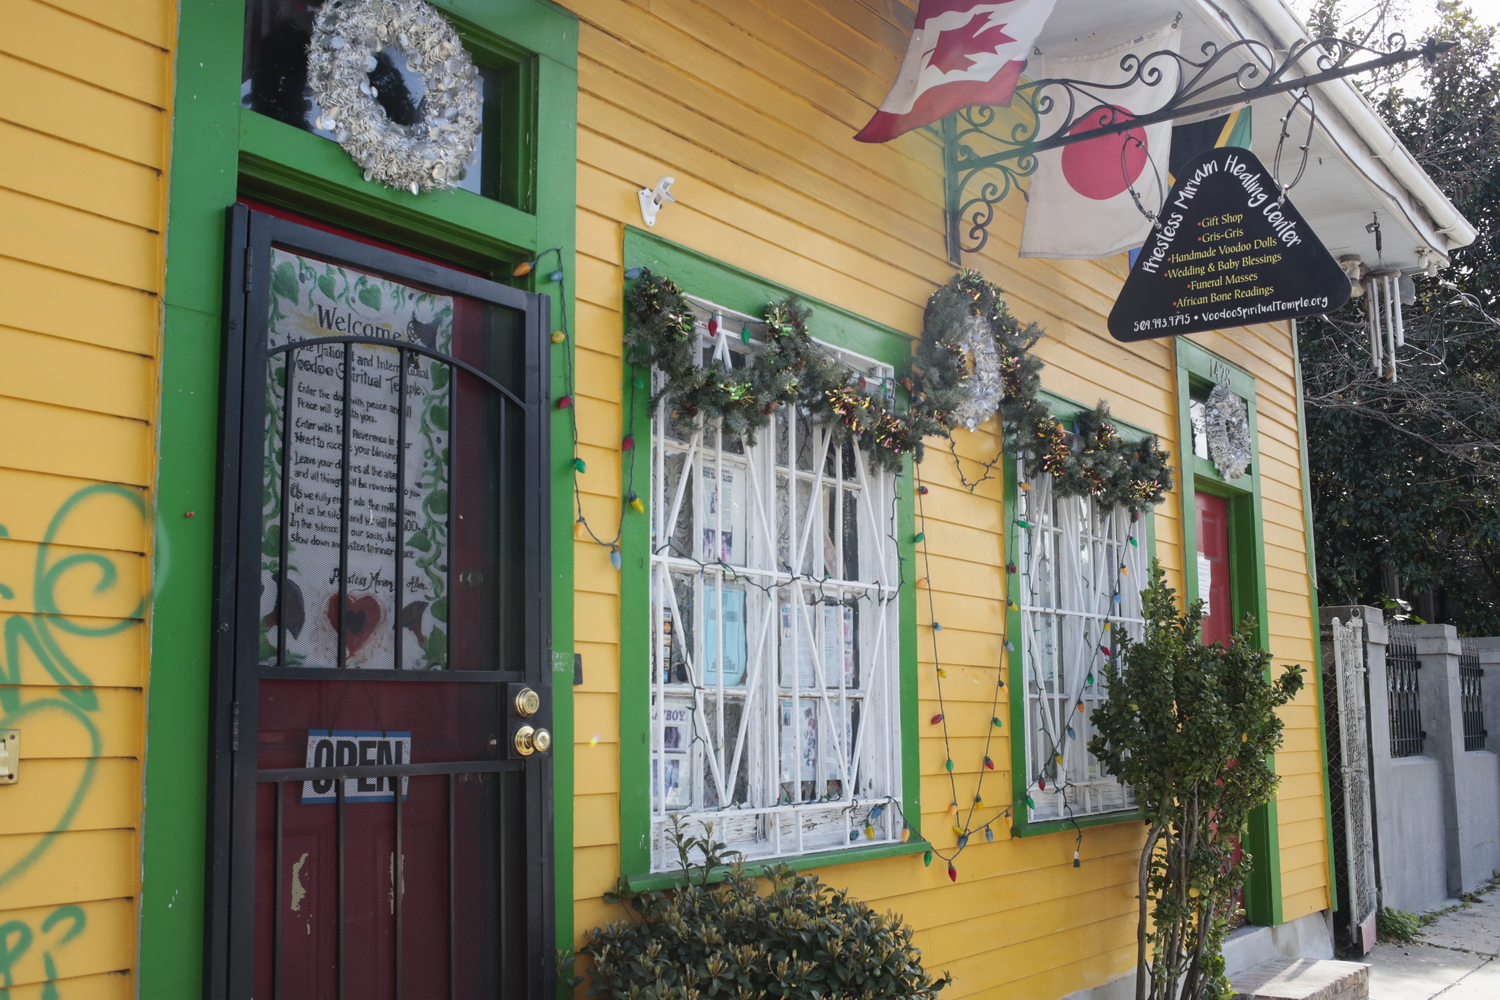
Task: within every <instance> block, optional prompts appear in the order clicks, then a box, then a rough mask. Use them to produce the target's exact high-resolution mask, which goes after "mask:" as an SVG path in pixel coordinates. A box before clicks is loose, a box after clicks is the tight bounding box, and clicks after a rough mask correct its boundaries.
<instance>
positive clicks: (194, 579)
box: [138, 0, 578, 997]
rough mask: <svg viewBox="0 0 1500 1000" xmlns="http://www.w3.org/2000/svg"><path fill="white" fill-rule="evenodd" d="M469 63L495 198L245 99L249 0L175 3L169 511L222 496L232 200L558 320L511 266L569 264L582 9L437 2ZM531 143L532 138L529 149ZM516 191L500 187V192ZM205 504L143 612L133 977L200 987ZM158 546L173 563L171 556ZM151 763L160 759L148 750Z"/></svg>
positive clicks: (569, 767) (569, 309)
mask: <svg viewBox="0 0 1500 1000" xmlns="http://www.w3.org/2000/svg"><path fill="white" fill-rule="evenodd" d="M434 4H435V6H437V7H438V8H439V9H440V10H442V11H443V13H444V14H445V15H447V16H448V17H449V18H450V20H451V21H452V22H453V23H454V25H455V27H456V28H457V29H458V31H459V33H460V35H461V36H462V37H463V39H464V44H465V46H466V47H467V48H469V49H470V51H471V52H472V53H473V54H474V55H475V56H476V58H477V61H479V62H481V63H483V64H485V65H487V66H490V67H493V68H495V69H497V70H499V71H500V73H501V76H502V78H503V79H504V80H505V81H506V82H507V83H511V84H514V86H510V87H506V88H503V90H505V91H506V92H507V93H508V95H509V96H508V97H507V98H506V104H505V106H502V107H501V109H500V114H501V119H502V122H503V123H504V124H503V125H502V132H506V133H509V132H511V131H512V130H514V133H515V134H516V135H517V136H518V137H520V138H521V140H522V145H523V146H524V150H521V149H520V147H515V148H513V149H512V150H511V152H512V153H514V154H516V155H515V156H513V157H512V159H511V162H507V163H506V164H505V165H504V168H503V170H504V173H505V174H507V175H508V176H510V177H512V178H514V180H515V185H514V186H513V187H511V188H506V187H502V188H501V191H500V194H501V197H502V198H503V199H505V200H504V201H497V200H494V199H490V198H485V197H481V196H480V195H478V194H474V193H471V192H468V191H452V192H430V193H426V194H422V195H420V196H413V195H410V194H408V193H404V192H398V191H392V190H390V189H388V188H385V187H383V186H380V185H378V184H372V183H367V182H366V181H365V180H364V179H363V176H362V171H361V170H360V169H359V167H358V166H357V165H356V164H355V163H354V162H353V160H351V159H350V157H349V155H348V154H347V153H345V152H344V150H343V149H342V148H341V147H339V146H338V145H337V144H336V143H334V142H331V141H329V140H327V139H324V138H320V137H318V136H316V135H313V134H311V133H308V132H304V131H302V130H301V129H298V128H296V127H294V126H291V125H286V124H283V123H282V122H279V121H276V120H274V119H271V118H268V117H265V116H262V115H260V114H257V113H256V112H253V111H250V110H247V109H244V108H242V107H241V106H240V84H241V68H242V65H243V58H242V54H243V44H244V29H245V7H244V3H243V0H228V2H227V3H210V2H208V0H185V2H184V3H182V5H181V9H180V11H179V13H178V21H177V46H178V48H177V59H176V80H175V96H174V99H173V133H172V156H171V174H170V179H171V184H170V190H169V194H168V228H167V260H168V262H169V266H168V267H167V275H166V287H165V293H164V295H163V309H162V318H163V340H162V368H161V393H162V410H161V416H160V425H159V436H158V449H159V451H158V454H159V464H158V472H157V491H158V492H157V496H158V497H159V498H161V499H162V502H163V503H164V504H165V505H170V507H171V509H173V510H174V511H175V510H179V509H180V510H188V511H192V510H197V511H208V510H213V509H215V495H216V489H217V474H218V471H219V470H218V461H217V457H216V456H217V454H218V427H219V421H220V413H219V396H218V388H219V385H220V378H221V357H220V343H221V328H222V322H223V320H222V317H223V301H222V300H223V295H224V286H225V266H226V258H225V237H226V234H225V225H226V217H227V212H226V209H227V208H228V207H229V206H230V205H232V204H233V203H234V202H235V200H236V199H237V198H240V197H246V198H250V199H254V200H256V201H259V202H262V203H265V204H268V205H271V206H273V207H278V208H283V209H286V210H289V211H293V212H297V213H299V214H302V215H305V216H307V217H309V218H312V219H315V220H317V221H320V222H324V223H327V224H329V225H332V226H336V227H338V228H340V229H342V230H346V231H349V232H352V233H356V234H361V235H365V236H368V237H371V238H374V239H378V240H383V241H388V242H391V243H395V244H398V245H400V246H402V247H404V248H406V249H409V250H411V251H414V252H417V253H421V254H426V255H429V256H432V257H436V258H439V259H441V260H443V261H444V262H446V263H451V264H454V265H457V266H459V267H466V268H468V269H470V270H474V271H478V272H480V273H481V274H483V275H485V276H486V277H491V278H493V279H495V280H499V281H505V282H508V283H510V284H513V285H514V286H516V287H518V288H522V289H525V290H527V291H535V292H541V293H543V294H547V295H549V296H550V297H551V299H552V310H551V312H552V316H553V318H554V322H556V323H557V324H558V326H559V327H560V326H561V325H562V321H563V320H564V319H565V318H566V317H571V316H572V315H574V303H573V297H572V291H571V288H570V287H569V286H568V285H567V284H559V283H553V282H551V281H550V280H548V275H549V274H550V271H551V270H552V268H551V267H549V266H547V262H543V264H542V266H539V267H537V268H536V270H535V271H533V272H532V273H531V274H529V275H527V276H525V277H523V278H519V279H512V278H511V277H510V275H511V272H512V269H513V266H514V265H515V264H516V263H518V262H520V261H523V260H535V259H536V258H537V257H538V256H539V255H541V254H543V253H544V252H547V251H549V250H552V249H554V248H555V250H556V254H557V256H556V257H555V258H549V260H556V261H557V264H556V265H555V266H557V267H560V268H561V269H562V270H563V271H564V272H565V274H566V275H567V276H568V277H569V279H571V276H572V273H573V260H574V227H575V223H576V216H577V196H576V181H575V178H576V173H577V135H576V133H577V120H578V116H577V106H578V19H577V17H576V15H574V14H572V13H570V12H568V11H566V10H564V9H562V8H561V7H558V6H557V5H555V4H552V3H549V2H546V0H434ZM525 150H529V151H532V152H525ZM506 201H509V202H510V204H507V203H506ZM552 350H553V354H552V358H551V365H552V382H551V392H552V395H553V396H554V397H556V396H559V395H562V394H563V393H564V392H565V391H567V389H566V388H565V386H566V372H567V371H569V370H570V369H571V364H570V363H569V359H570V356H571V353H572V351H573V344H572V342H571V339H570V340H568V341H567V342H564V343H562V344H556V345H554V346H553V348H552ZM569 416H570V413H569V412H568V411H556V412H554V414H553V418H552V419H553V425H552V432H551V439H552V454H551V459H552V462H551V467H552V470H553V479H552V484H551V485H552V510H551V524H550V530H551V533H552V545H551V549H552V555H551V560H552V577H553V588H552V607H553V629H552V638H551V642H552V667H553V677H554V681H555V683H554V685H553V730H554V736H555V741H554V744H553V747H554V749H553V755H554V770H555V780H554V784H553V788H554V795H555V801H556V802H558V803H562V804H563V805H562V807H560V808H557V809H556V810H555V813H554V826H553V829H554V834H555V841H554V842H555V845H556V847H555V850H556V851H557V854H558V857H559V858H567V857H569V856H570V855H571V851H572V843H573V814H572V810H571V809H570V808H568V807H567V805H566V803H569V802H571V801H572V797H573V780H574V776H573V728H574V727H573V698H572V686H571V684H570V683H569V679H570V678H571V677H572V675H573V656H572V650H573V554H572V480H571V473H572V460H573V436H572V433H571V430H570V428H569V424H568V418H569ZM213 539H214V529H213V525H212V518H202V517H200V518H196V519H193V520H186V519H184V518H182V517H175V518H170V517H165V516H163V517H161V518H159V519H158V522H157V529H156V551H157V553H158V566H157V579H156V582H155V586H156V593H155V601H154V604H153V610H152V636H151V687H150V691H149V705H148V712H149V719H150V723H151V724H150V727H149V730H148V733H147V766H146V773H145V795H146V800H147V801H148V802H149V803H150V806H149V808H148V809H147V811H146V814H145V818H144V826H143V830H142V848H141V850H142V892H141V925H140V927H141V937H140V957H139V966H138V968H139V984H140V985H139V990H140V993H141V995H143V996H152V997H196V996H200V995H202V993H203V990H204V980H203V969H204V962H205V950H204V940H205V938H204V928H205V926H206V923H207V921H208V920H209V911H208V905H207V904H208V892H207V885H206V881H205V877H204V875H205V873H207V872H208V871H209V870H210V869H213V868H215V867H218V866H216V865H215V863H214V861H213V859H211V858H210V857H209V856H208V854H207V851H206V847H207V844H208V835H207V829H206V824H207V823H208V821H209V819H210V817H209V816H208V815H207V813H208V810H207V802H208V789H209V788H210V786H211V784H212V783H213V782H214V781H215V780H216V779H215V774H216V773H217V770H218V769H219V768H221V767H222V764H221V763H220V762H216V761H213V760H208V759H205V754H204V752H203V750H204V748H205V747H206V746H208V745H209V730H210V724H211V718H210V713H209V712H205V711H204V708H205V706H209V705H212V706H213V707H212V711H213V712H215V713H219V714H220V715H221V716H222V717H224V718H227V713H228V711H229V709H228V706H227V704H224V703H222V702H223V699H220V700H217V701H216V700H214V693H213V692H212V691H211V685H210V677H211V671H210V669H209V648H210V643H209V636H210V635H211V634H212V632H213V630H214V627H215V622H214V620H213V617H212V597H213V594H214V579H215V569H214V542H213ZM168 553H170V572H168V566H167V562H166V560H167V556H168ZM153 761H156V762H163V763H159V764H153V763H151V762H153ZM555 885H556V893H555V912H556V925H557V940H559V941H571V940H572V939H573V868H572V865H570V864H565V863H563V864H558V865H557V870H556V883H555Z"/></svg>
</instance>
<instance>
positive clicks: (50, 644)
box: [0, 483, 146, 1000]
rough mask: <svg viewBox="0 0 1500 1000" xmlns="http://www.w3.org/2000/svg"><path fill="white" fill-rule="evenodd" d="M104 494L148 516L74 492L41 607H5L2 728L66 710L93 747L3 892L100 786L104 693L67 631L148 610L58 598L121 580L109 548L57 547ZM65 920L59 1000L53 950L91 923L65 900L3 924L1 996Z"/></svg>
mask: <svg viewBox="0 0 1500 1000" xmlns="http://www.w3.org/2000/svg"><path fill="white" fill-rule="evenodd" d="M103 497H117V498H122V499H123V500H125V501H126V502H127V503H129V504H130V505H131V507H132V508H133V509H134V510H135V511H136V512H137V513H138V514H139V515H140V516H141V517H142V518H144V517H145V516H146V504H145V500H144V498H143V497H142V495H141V494H140V493H139V492H138V491H135V490H131V489H128V488H126V487H123V486H116V485H113V484H105V483H101V484H96V485H93V486H86V487H84V488H83V489H80V490H78V491H77V492H76V493H74V494H73V495H72V496H70V497H68V499H67V500H65V501H64V502H63V503H62V504H61V506H59V507H58V509H57V511H56V512H55V513H54V514H53V515H52V519H51V521H50V522H49V523H48V525H47V531H46V533H45V535H44V536H43V538H42V541H41V543H40V545H39V546H38V547H37V555H36V566H35V569H34V571H33V578H32V594H33V604H34V609H35V613H34V614H22V613H11V614H6V615H4V624H3V625H0V634H3V636H4V644H5V645H4V658H3V660H0V729H16V728H20V727H21V725H22V723H23V722H26V721H27V720H31V722H32V724H33V725H34V724H36V723H37V722H40V721H41V720H42V719H44V718H49V717H50V719H49V721H51V720H55V719H57V718H59V717H60V718H62V719H63V720H65V721H68V722H72V723H75V724H76V725H77V726H79V727H80V728H81V729H82V731H83V733H84V734H85V735H86V736H87V737H88V743H89V753H88V756H87V758H86V759H85V761H84V766H83V770H82V773H81V775H80V776H79V778H78V782H77V785H76V787H74V788H73V789H72V790H71V791H70V793H69V794H68V796H67V799H66V804H65V806H64V807H63V810H62V812H61V814H59V815H58V816H57V818H56V819H55V820H53V821H52V822H51V823H50V824H49V825H48V826H47V827H46V830H45V832H44V833H42V834H41V835H40V836H39V837H38V839H37V842H36V843H35V844H33V845H32V846H31V848H30V849H29V850H28V851H26V853H25V854H23V855H22V856H21V857H20V858H18V859H16V860H15V861H12V862H10V863H9V864H8V865H6V866H5V867H3V868H0V891H3V890H4V889H5V888H6V887H7V886H8V885H10V884H12V883H14V882H15V881H16V880H17V879H19V878H21V877H22V876H23V875H25V874H26V872H28V871H29V870H31V868H32V867H33V866H34V865H35V864H36V863H37V861H38V860H39V859H40V858H42V857H43V856H44V855H45V854H46V853H47V852H48V851H49V850H51V849H52V848H53V846H54V845H55V844H56V842H57V838H58V837H59V836H60V835H61V834H63V833H65V832H67V831H68V830H69V829H70V828H71V827H72V826H73V823H74V821H75V820H76V819H77V816H78V812H79V809H80V808H81V807H82V806H83V803H84V801H85V800H86V799H87V798H88V795H89V792H90V790H91V788H92V787H93V783H94V778H95V775H96V772H97V771H98V767H99V757H100V755H101V754H102V752H103V739H102V737H101V734H100V731H99V727H98V725H97V724H96V723H95V721H94V719H95V717H96V716H97V715H98V713H99V711H100V703H99V696H98V694H97V693H96V692H95V690H94V682H93V680H92V679H91V678H90V676H89V674H88V672H87V671H86V670H85V669H84V668H83V667H82V666H80V665H79V663H78V662H77V660H75V658H74V657H75V656H76V655H77V654H76V652H74V653H73V654H71V655H70V653H69V651H68V650H67V649H65V648H64V643H63V641H62V638H63V636H76V637H78V638H79V639H80V640H89V639H99V638H103V637H105V636H110V635H114V634H117V633H119V632H122V631H124V630H125V629H129V628H134V627H138V626H139V625H140V624H141V620H142V619H143V618H144V615H145V610H146V602H145V600H142V601H141V602H140V603H139V605H137V607H136V608H135V609H134V610H133V611H132V612H130V613H129V614H127V615H125V616H124V617H112V618H110V619H106V620H104V621H103V623H100V620H99V619H98V618H91V619H85V618H84V616H82V615H80V614H79V612H78V610H77V609H65V608H63V607H61V606H60V604H59V599H58V594H59V592H60V591H61V590H62V586H61V585H62V583H63V581H64V580H65V579H69V580H71V581H73V582H76V580H77V579H78V578H77V577H75V576H70V574H80V573H81V574H91V577H90V576H85V577H84V579H85V580H86V581H87V582H89V583H91V584H92V586H91V587H89V588H88V589H89V590H91V592H92V593H93V594H94V595H96V596H102V595H105V594H107V593H108V592H109V591H111V590H113V589H114V588H115V586H116V585H117V584H118V583H119V580H120V571H119V568H118V566H116V564H115V561H114V560H113V559H112V558H111V557H110V556H109V555H108V554H106V553H102V552H97V551H85V552H76V551H74V552H71V553H70V554H66V555H62V556H60V557H59V556H58V553H57V546H58V543H57V537H58V534H59V532H60V531H61V530H62V528H63V526H64V524H66V523H67V521H68V519H69V518H70V517H73V516H75V515H77V514H78V513H79V510H80V508H81V507H82V506H83V505H84V504H86V503H87V502H88V501H90V500H92V499H96V498H103ZM0 537H8V532H6V531H5V529H4V528H3V527H0ZM14 599H15V591H14V590H13V589H12V588H11V587H9V586H7V585H6V584H5V583H3V582H0V600H14ZM0 613H3V612H0ZM69 645H74V644H73V643H69ZM28 654H29V658H30V659H31V660H33V661H34V662H35V663H37V664H39V665H40V666H41V668H42V670H44V671H45V672H46V674H47V675H48V676H49V677H50V678H51V682H50V684H49V683H48V682H47V681H46V680H44V679H43V678H42V677H40V676H36V675H32V676H27V675H26V673H25V672H24V670H23V664H24V663H25V662H26V660H27V658H28ZM23 683H29V684H32V685H39V686H41V687H40V690H41V691H42V692H43V693H40V694H37V695H36V696H33V697H29V696H28V689H27V688H26V687H23V686H22V685H23ZM54 685H55V686H54ZM65 921H70V922H71V923H70V925H69V926H68V928H67V929H66V931H65V932H63V933H62V935H61V936H60V937H58V938H57V939H56V940H53V941H51V942H50V943H49V944H47V946H46V949H45V950H44V951H43V953H42V965H43V970H44V972H45V974H46V977H47V981H46V983H45V984H44V985H43V988H42V998H43V1000H58V998H59V994H58V991H57V986H56V980H57V978H58V976H57V966H56V962H55V959H54V957H53V952H54V951H55V950H56V949H57V948H60V947H62V946H63V945H65V944H67V943H68V942H69V941H72V940H73V939H74V938H75V937H77V936H78V935H79V934H81V933H82V932H83V929H84V925H85V923H86V922H87V921H86V917H85V915H84V911H83V910H82V909H81V908H79V907H77V906H73V905H68V906H62V907H59V908H58V909H56V910H54V911H53V912H52V913H50V914H49V915H48V916H47V917H46V918H45V919H44V920H43V921H42V923H41V927H40V932H39V933H37V932H34V931H33V930H32V928H31V927H30V925H28V924H27V923H25V922H24V921H21V920H11V921H9V922H5V923H0V1000H9V998H10V990H11V987H12V986H13V985H14V984H13V982H12V978H13V969H14V968H15V964H16V962H17V961H19V960H20V958H21V957H22V956H23V955H25V954H26V953H27V952H28V951H29V950H30V949H31V948H32V946H33V944H34V943H36V942H40V941H42V940H43V939H46V938H47V937H48V935H49V934H51V932H52V931H53V930H54V929H55V928H57V927H58V925H59V924H61V923H63V922H65Z"/></svg>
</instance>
